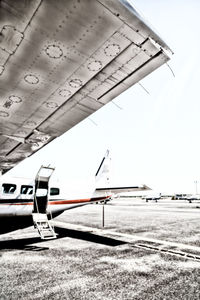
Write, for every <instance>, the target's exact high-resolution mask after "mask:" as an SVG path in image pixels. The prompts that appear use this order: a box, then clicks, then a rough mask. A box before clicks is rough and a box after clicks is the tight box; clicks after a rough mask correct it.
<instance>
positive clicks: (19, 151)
mask: <svg viewBox="0 0 200 300" xmlns="http://www.w3.org/2000/svg"><path fill="white" fill-rule="evenodd" d="M0 11H1V18H0V28H1V38H0V172H1V173H2V174H5V173H6V172H7V171H9V170H10V169H12V168H13V167H14V166H16V165H17V164H18V163H19V162H20V161H22V160H23V159H25V158H27V157H29V156H31V155H32V154H34V153H35V152H37V151H38V150H40V149H41V148H42V147H44V146H45V145H46V144H48V143H49V142H51V141H52V140H54V139H55V138H57V137H59V136H60V135H61V134H63V133H64V132H66V131H68V130H69V129H71V128H72V127H74V126H75V125H76V124H78V123H79V122H80V121H82V120H83V119H85V118H87V117H88V116H90V115H91V114H92V113H93V112H95V111H97V110H98V109H100V108H101V107H102V106H104V105H105V104H106V103H108V102H110V101H112V100H113V98H115V97H116V96H118V95H120V94H121V93H122V92H123V91H125V90H126V89H128V88H129V87H131V86H132V85H134V84H136V83H138V82H139V81H140V80H141V79H143V78H144V77H145V76H147V75H148V74H150V73H151V72H152V71H154V70H155V69H157V68H158V67H159V66H161V65H163V64H165V63H166V62H167V61H168V60H169V59H170V56H171V54H172V51H171V50H170V48H169V47H168V46H167V45H166V43H165V42H164V41H163V40H162V39H161V38H160V37H159V36H158V35H157V34H156V33H155V32H154V31H153V30H152V29H151V28H150V27H149V25H148V24H147V23H146V22H145V21H144V19H143V18H142V17H141V16H140V15H139V14H138V12H137V11H136V10H135V9H134V7H133V6H132V4H131V3H130V1H128V0H119V1H118V0H110V1H106V0H84V1H71V0H59V1H49V0H41V1H27V0H20V1H10V0H4V1H1V2H0ZM119 138H120V137H119ZM91 143H92V141H91ZM43 172H44V173H45V172H47V173H49V174H50V175H49V174H47V175H45V176H43V175H42V174H43ZM52 172H53V169H52V168H45V167H42V168H41V170H40V171H39V173H38V175H37V176H36V180H35V184H34V183H30V184H29V183H24V182H21V183H20V184H17V183H15V182H14V181H12V180H11V181H7V179H6V181H5V179H4V178H6V177H2V179H1V182H2V184H1V199H0V216H1V221H2V222H1V226H0V231H3V232H4V231H6V230H7V229H8V227H11V228H12V229H16V228H17V226H18V225H19V224H20V221H19V219H17V220H16V219H15V218H13V217H14V216H16V217H20V216H23V217H24V218H23V223H22V224H21V225H23V226H25V225H26V220H25V216H27V223H28V224H30V216H31V214H32V209H33V221H34V224H35V226H36V227H38V226H39V225H38V224H39V223H42V222H43V223H44V224H45V223H46V224H47V217H46V216H41V215H40V216H39V214H38V210H39V213H40V214H43V212H45V211H46V207H47V202H48V201H47V199H48V181H49V178H50V176H51V173H52ZM137 188H138V187H137ZM122 189H123V188H122ZM114 191H116V189H115V188H113V189H110V190H109V191H107V190H105V189H104V190H95V193H94V194H92V195H91V196H90V197H89V198H85V199H82V198H81V199H76V201H75V199H72V200H73V201H72V200H66V199H62V198H60V191H59V188H57V187H54V186H52V187H51V189H50V199H49V202H50V205H49V206H51V207H52V210H51V211H52V214H53V215H56V214H59V213H60V212H62V211H63V210H64V207H63V205H65V204H68V205H71V206H74V205H75V204H78V205H82V204H83V203H87V202H91V201H93V200H94V201H97V200H105V199H108V198H109V197H110V196H111V193H110V192H114ZM118 192H119V189H118ZM105 193H107V194H106V195H107V196H105ZM56 197H57V198H56ZM33 198H34V203H33ZM42 199H43V200H42ZM33 204H34V205H33ZM32 206H33V207H32ZM54 206H55V209H54ZM68 208H69V206H68ZM43 215H45V214H43ZM8 217H9V218H8ZM14 219H15V220H14ZM13 220H14V222H13ZM21 225H20V226H21ZM46 226H47V231H48V230H49V228H50V227H48V224H47V225H46ZM49 231H50V230H49ZM52 234H53V233H52Z"/></svg>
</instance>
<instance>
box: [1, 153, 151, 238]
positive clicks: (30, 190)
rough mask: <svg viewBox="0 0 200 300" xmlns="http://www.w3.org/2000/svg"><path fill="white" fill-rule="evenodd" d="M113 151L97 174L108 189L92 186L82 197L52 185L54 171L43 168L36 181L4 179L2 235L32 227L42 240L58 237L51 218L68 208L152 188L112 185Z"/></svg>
mask: <svg viewBox="0 0 200 300" xmlns="http://www.w3.org/2000/svg"><path fill="white" fill-rule="evenodd" d="M108 153H109V152H107V154H106V156H104V158H103V160H102V162H101V164H100V166H99V168H98V171H97V173H96V175H95V178H96V182H98V181H99V180H100V179H101V182H102V179H104V178H105V182H106V186H104V187H94V188H93V187H91V188H90V190H89V191H87V193H86V191H85V195H84V193H82V197H81V198H79V197H76V196H75V195H74V194H72V195H71V196H70V188H69V189H68V198H66V197H65V191H64V193H63V192H62V187H58V186H57V185H53V184H51V185H50V187H49V180H50V177H51V175H52V173H53V171H54V168H51V167H44V166H42V167H41V168H40V170H39V172H38V173H37V175H36V178H35V180H30V179H25V178H23V179H19V178H9V176H8V177H6V175H5V176H2V177H1V178H0V232H1V233H5V232H9V231H12V230H16V229H18V228H23V227H26V226H30V225H32V224H34V225H35V227H36V228H37V229H38V232H39V234H40V236H41V238H49V237H51V238H52V237H55V232H54V230H53V228H52V227H51V224H50V223H49V221H48V219H51V218H53V217H55V216H58V215H59V214H61V213H62V212H64V211H65V210H68V209H72V208H76V207H80V206H83V205H87V204H91V203H94V202H95V203H97V202H103V201H104V202H106V201H108V200H111V199H112V197H113V196H114V195H116V194H119V193H120V192H123V191H143V190H148V189H149V188H148V187H147V186H146V185H142V186H129V187H111V186H108V179H109V168H108V162H109V155H108Z"/></svg>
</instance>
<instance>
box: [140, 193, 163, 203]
mask: <svg viewBox="0 0 200 300" xmlns="http://www.w3.org/2000/svg"><path fill="white" fill-rule="evenodd" d="M161 196H162V195H161V193H155V194H150V195H147V196H145V197H144V199H145V200H146V202H149V201H155V202H158V200H160V199H161Z"/></svg>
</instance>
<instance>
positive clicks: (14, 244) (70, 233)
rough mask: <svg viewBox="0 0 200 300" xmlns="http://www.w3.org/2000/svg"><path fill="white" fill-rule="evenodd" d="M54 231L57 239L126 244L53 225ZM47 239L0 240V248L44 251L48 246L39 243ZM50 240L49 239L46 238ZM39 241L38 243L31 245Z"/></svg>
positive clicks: (116, 244) (114, 244) (113, 244)
mask: <svg viewBox="0 0 200 300" xmlns="http://www.w3.org/2000/svg"><path fill="white" fill-rule="evenodd" d="M55 231H56V233H57V234H58V235H57V239H62V238H65V237H70V238H74V239H78V240H83V241H88V242H92V243H97V244H102V245H106V246H111V247H115V246H119V245H123V244H126V243H125V242H124V241H120V240H116V239H113V238H108V237H104V236H100V235H96V234H93V233H90V232H83V231H79V230H72V229H65V228H61V227H55ZM46 241H47V240H41V239H40V238H39V237H30V238H20V239H12V240H3V241H0V250H9V249H10V250H12V249H16V250H24V251H36V252H37V251H38V252H39V251H44V250H49V248H48V247H42V246H41V243H43V242H46ZM48 241H49V242H50V240H48ZM37 243H39V244H40V245H33V244H37Z"/></svg>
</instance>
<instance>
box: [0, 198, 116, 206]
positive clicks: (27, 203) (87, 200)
mask: <svg viewBox="0 0 200 300" xmlns="http://www.w3.org/2000/svg"><path fill="white" fill-rule="evenodd" d="M110 197H111V196H106V197H97V198H87V199H74V200H50V201H49V202H48V204H49V205H62V204H79V203H88V202H97V201H103V200H106V199H109V198H110ZM1 200H2V201H3V200H4V199H1ZM1 200H0V205H33V201H32V202H17V203H9V202H8V203H1Z"/></svg>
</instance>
